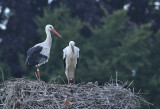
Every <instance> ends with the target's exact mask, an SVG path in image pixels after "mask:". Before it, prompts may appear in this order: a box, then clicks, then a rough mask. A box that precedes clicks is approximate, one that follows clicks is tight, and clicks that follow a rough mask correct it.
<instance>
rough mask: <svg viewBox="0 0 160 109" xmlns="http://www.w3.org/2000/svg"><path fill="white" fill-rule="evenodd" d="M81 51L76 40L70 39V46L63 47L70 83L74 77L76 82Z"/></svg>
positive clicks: (66, 72)
mask: <svg viewBox="0 0 160 109" xmlns="http://www.w3.org/2000/svg"><path fill="white" fill-rule="evenodd" d="M79 51H80V49H79V48H78V47H76V46H75V42H74V41H70V42H69V46H67V47H66V48H64V49H63V59H64V66H65V74H66V76H67V79H68V85H69V84H70V80H72V79H74V84H75V70H76V66H77V63H78V62H77V60H78V58H79Z"/></svg>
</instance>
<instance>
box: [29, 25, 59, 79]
mask: <svg viewBox="0 0 160 109" xmlns="http://www.w3.org/2000/svg"><path fill="white" fill-rule="evenodd" d="M45 31H46V34H47V38H46V40H45V41H44V42H42V43H38V44H36V45H35V46H33V47H31V48H30V49H29V50H28V51H27V58H26V66H30V67H31V66H35V65H36V67H37V72H38V77H39V80H40V72H39V66H40V65H42V64H44V63H46V62H48V59H49V56H50V49H51V46H52V37H51V33H50V31H52V32H53V33H55V34H56V35H57V36H59V37H61V35H59V34H58V33H57V32H56V30H55V29H54V27H53V26H52V25H46V27H45Z"/></svg>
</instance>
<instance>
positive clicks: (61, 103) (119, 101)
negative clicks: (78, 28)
mask: <svg viewBox="0 0 160 109" xmlns="http://www.w3.org/2000/svg"><path fill="white" fill-rule="evenodd" d="M0 100H1V105H2V106H3V109H68V108H73V109H135V108H137V107H140V105H141V103H142V102H145V103H148V102H147V101H146V100H144V99H143V98H141V97H139V96H137V94H136V93H134V92H133V91H131V90H129V89H128V88H124V85H118V84H113V83H111V84H109V83H107V84H105V85H103V86H98V85H96V84H77V85H69V86H68V85H61V84H47V83H45V82H43V81H31V80H28V79H25V78H21V79H10V80H8V81H5V82H3V83H2V84H1V88H0Z"/></svg>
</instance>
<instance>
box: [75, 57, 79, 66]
mask: <svg viewBox="0 0 160 109" xmlns="http://www.w3.org/2000/svg"><path fill="white" fill-rule="evenodd" d="M78 63H79V58H77V64H76V68H77V66H78Z"/></svg>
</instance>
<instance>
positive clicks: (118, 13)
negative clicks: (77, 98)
mask: <svg viewBox="0 0 160 109" xmlns="http://www.w3.org/2000/svg"><path fill="white" fill-rule="evenodd" d="M46 24H52V25H53V26H54V28H55V29H56V30H57V32H59V34H61V35H62V37H63V39H60V38H58V37H57V36H55V35H54V34H52V38H53V45H52V49H51V57H50V59H49V62H48V63H46V64H45V65H43V66H41V67H40V71H41V78H42V80H43V81H46V82H49V81H51V80H52V79H53V78H55V77H57V76H58V75H60V76H61V77H63V78H64V79H65V81H66V77H65V74H64V67H63V60H62V56H63V52H62V50H63V48H65V47H66V46H67V45H68V42H69V41H70V40H74V41H75V43H76V46H78V47H79V48H80V61H79V64H78V68H77V72H76V75H77V77H76V80H77V83H78V82H86V83H87V82H89V81H92V82H95V81H98V82H99V84H101V85H102V84H104V83H105V82H109V79H110V78H111V77H113V78H115V72H116V71H117V72H118V79H119V80H121V81H123V82H125V81H128V82H131V81H132V80H134V83H133V84H132V86H131V88H133V87H134V88H135V90H136V91H137V92H138V90H140V89H141V93H147V94H145V95H142V96H143V97H144V98H145V99H147V101H149V102H151V103H153V104H154V106H151V109H159V108H160V103H159V101H160V94H159V93H160V1H159V0H51V1H50V2H48V1H47V0H0V67H1V68H2V70H3V72H4V75H5V76H4V78H5V80H6V79H8V78H10V77H18V78H20V77H27V78H30V79H35V73H34V72H36V69H35V68H26V67H25V58H26V52H27V50H28V49H29V48H30V47H32V46H33V45H35V44H36V43H39V42H42V41H44V39H45V38H46V34H45V31H44V28H45V25H46ZM0 77H1V76H0ZM1 80H2V77H1ZM142 106H143V105H142ZM143 108H144V109H146V108H147V107H146V106H143Z"/></svg>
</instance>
